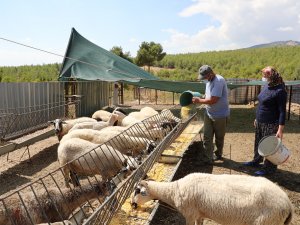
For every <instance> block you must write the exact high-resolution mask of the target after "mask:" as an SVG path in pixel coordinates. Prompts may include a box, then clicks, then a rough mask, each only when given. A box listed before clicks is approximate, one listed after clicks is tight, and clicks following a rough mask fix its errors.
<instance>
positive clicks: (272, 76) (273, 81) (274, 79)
mask: <svg viewBox="0 0 300 225" xmlns="http://www.w3.org/2000/svg"><path fill="white" fill-rule="evenodd" d="M261 71H262V72H263V73H264V74H267V75H268V79H269V83H268V85H269V87H274V86H276V85H279V84H283V85H284V82H283V79H282V77H281V75H280V74H279V72H278V71H277V70H276V69H275V68H274V67H272V66H267V67H265V68H263V69H262V70H261Z"/></svg>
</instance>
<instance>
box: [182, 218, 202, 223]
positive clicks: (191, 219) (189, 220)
mask: <svg viewBox="0 0 300 225" xmlns="http://www.w3.org/2000/svg"><path fill="white" fill-rule="evenodd" d="M185 224H186V225H198V224H197V220H195V218H193V217H189V218H188V217H185ZM200 225H201V223H200Z"/></svg>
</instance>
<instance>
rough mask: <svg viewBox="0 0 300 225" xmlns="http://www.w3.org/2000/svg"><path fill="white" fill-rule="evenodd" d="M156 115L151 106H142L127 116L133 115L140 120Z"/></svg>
mask: <svg viewBox="0 0 300 225" xmlns="http://www.w3.org/2000/svg"><path fill="white" fill-rule="evenodd" d="M155 115H158V112H157V111H156V110H154V109H153V108H151V107H147V106H146V107H144V108H142V109H141V110H140V111H136V112H131V113H129V114H128V116H130V117H133V118H135V119H137V120H139V121H142V120H144V119H146V118H149V117H152V116H155Z"/></svg>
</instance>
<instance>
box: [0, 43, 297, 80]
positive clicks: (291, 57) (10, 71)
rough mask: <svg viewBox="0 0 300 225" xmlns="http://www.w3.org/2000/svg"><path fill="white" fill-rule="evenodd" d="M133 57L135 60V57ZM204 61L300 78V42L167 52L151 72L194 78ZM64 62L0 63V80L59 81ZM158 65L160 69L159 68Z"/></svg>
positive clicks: (222, 68) (242, 72)
mask: <svg viewBox="0 0 300 225" xmlns="http://www.w3.org/2000/svg"><path fill="white" fill-rule="evenodd" d="M133 61H134V60H133ZM203 64H209V65H211V66H212V68H213V69H214V71H215V72H216V73H219V74H222V75H223V76H224V77H225V78H241V79H242V78H245V79H260V78H261V74H260V70H261V69H262V68H264V67H265V66H268V65H272V66H274V67H275V68H277V69H278V71H279V72H280V73H281V75H282V76H283V78H284V80H300V46H280V47H268V48H246V49H238V50H228V51H210V52H200V53H187V54H173V55H171V54H170V55H169V54H166V55H165V56H164V58H163V59H162V60H160V61H156V62H155V63H154V65H153V66H154V67H155V68H156V69H155V70H154V69H153V68H154V67H152V69H151V68H150V72H151V73H152V74H154V75H156V76H158V77H160V78H161V79H165V80H182V81H195V80H196V78H197V71H198V69H199V67H200V66H201V65H203ZM60 67H61V64H59V63H55V64H45V65H24V66H16V67H12V66H4V67H0V82H42V81H56V80H57V78H58V75H59V71H60ZM157 68H159V69H157Z"/></svg>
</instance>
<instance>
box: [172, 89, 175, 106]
mask: <svg viewBox="0 0 300 225" xmlns="http://www.w3.org/2000/svg"><path fill="white" fill-rule="evenodd" d="M172 93H173V105H175V93H174V92H172Z"/></svg>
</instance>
